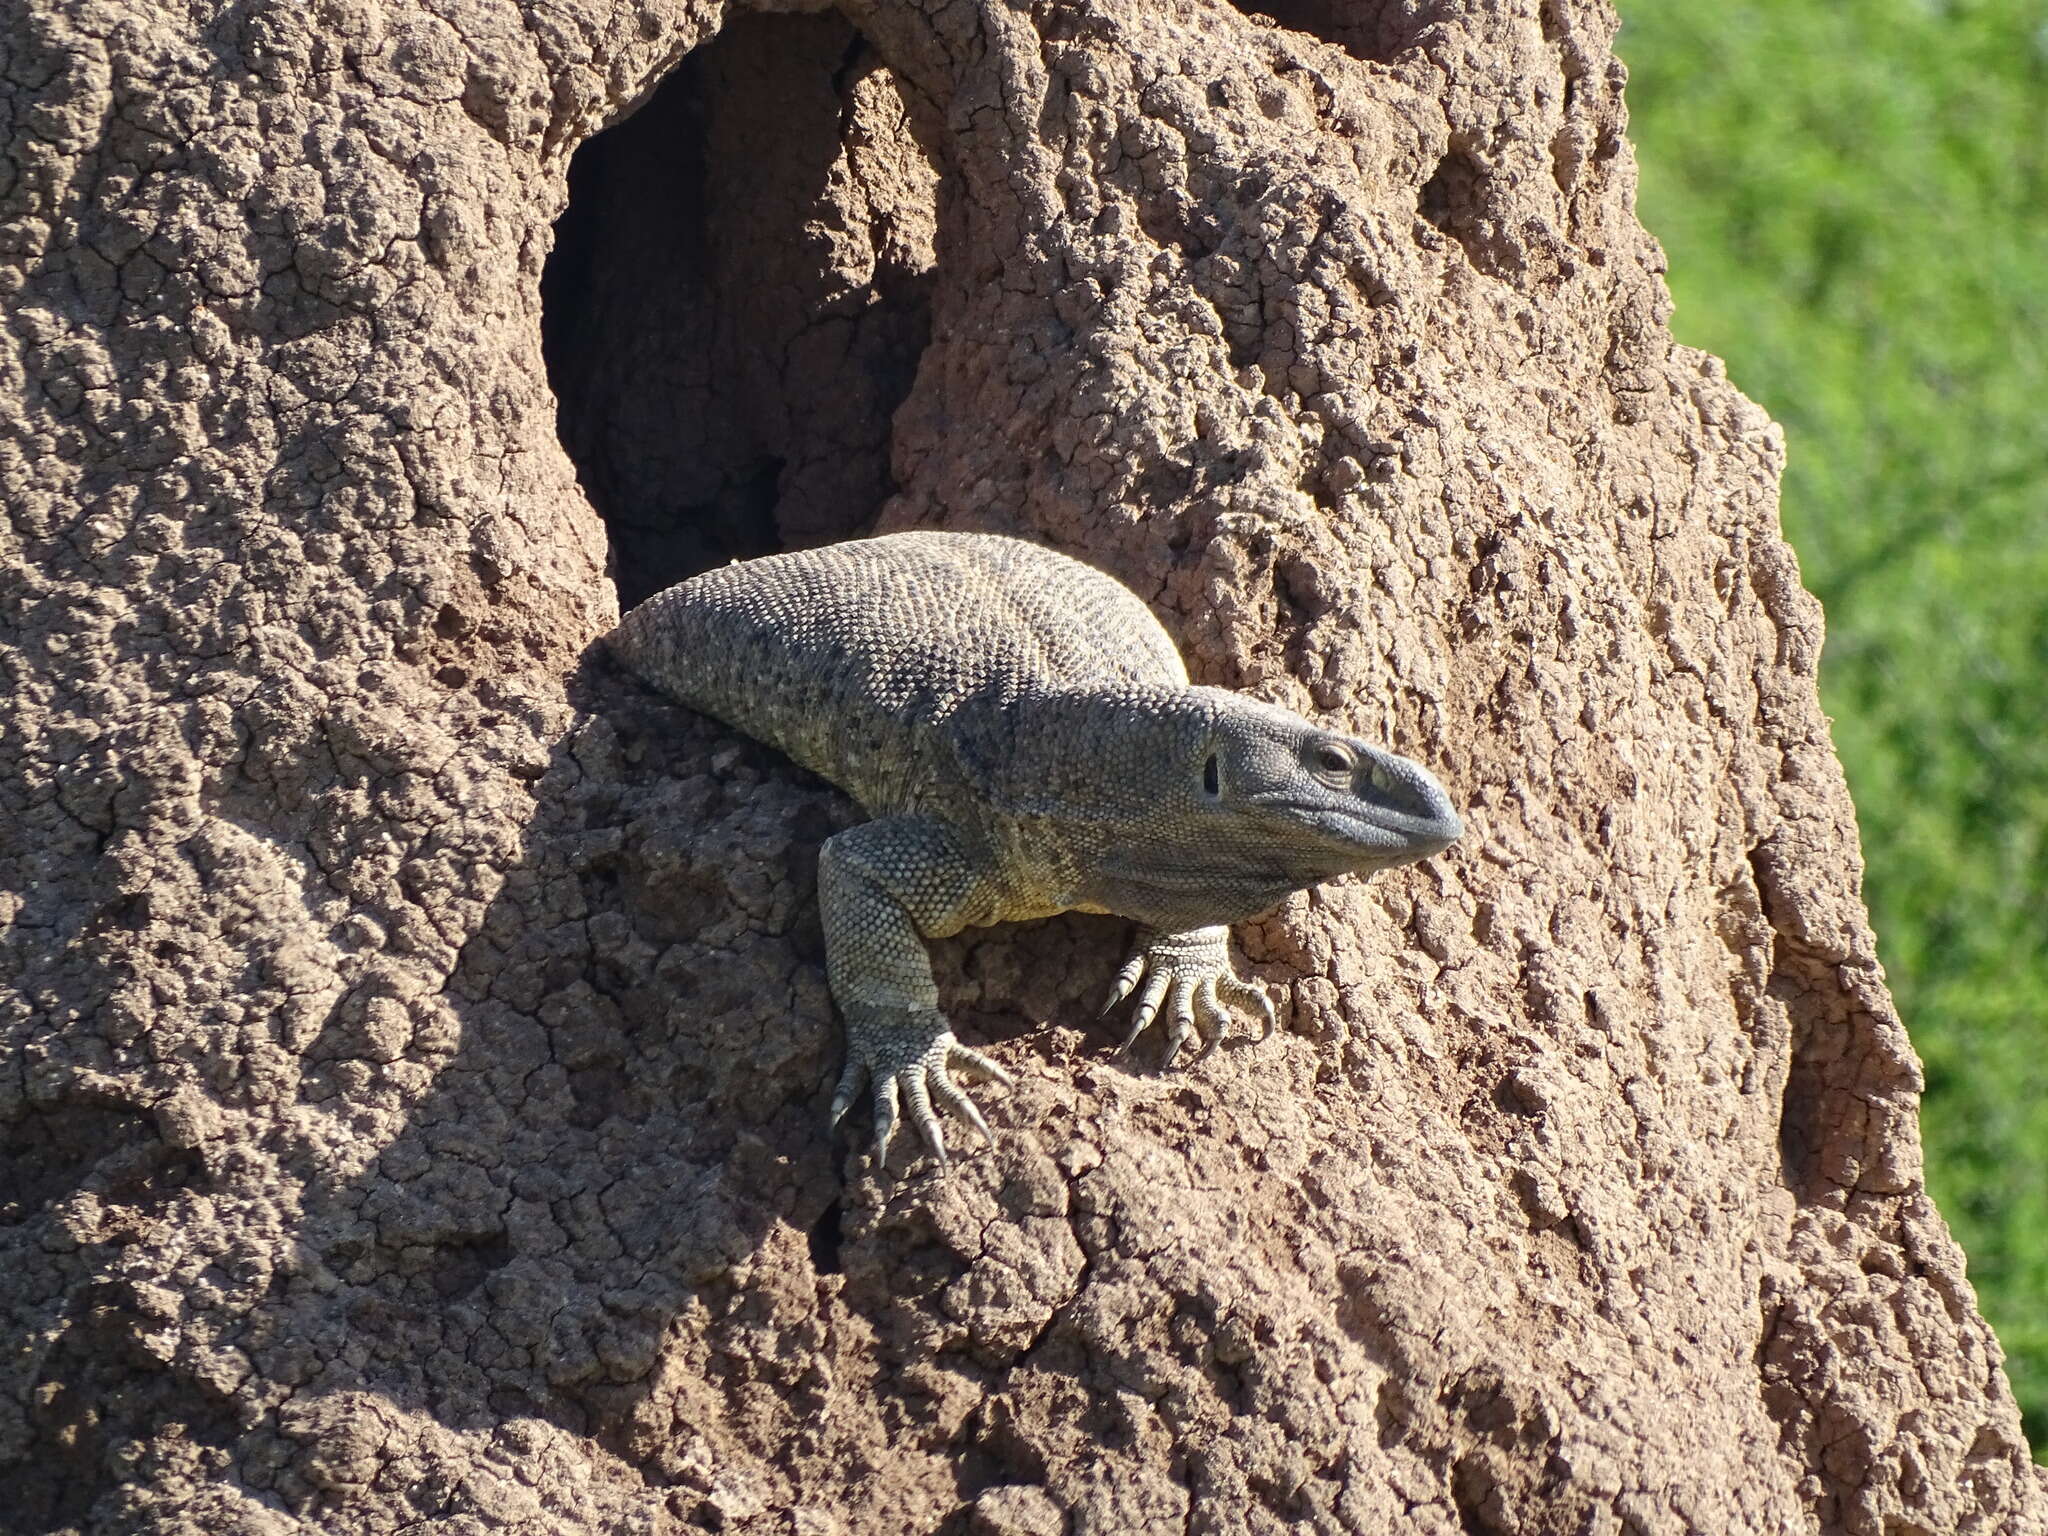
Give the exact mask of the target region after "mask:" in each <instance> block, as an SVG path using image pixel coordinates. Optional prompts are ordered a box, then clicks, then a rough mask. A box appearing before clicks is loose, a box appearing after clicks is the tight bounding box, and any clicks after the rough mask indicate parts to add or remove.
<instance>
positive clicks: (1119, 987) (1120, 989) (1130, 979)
mask: <svg viewBox="0 0 2048 1536" xmlns="http://www.w3.org/2000/svg"><path fill="white" fill-rule="evenodd" d="M1144 974H1145V951H1144V950H1143V949H1142V948H1141V949H1139V950H1138V951H1137V952H1136V953H1135V954H1133V955H1132V956H1131V958H1130V959H1128V960H1126V961H1125V962H1124V968H1123V969H1122V970H1120V971H1118V972H1117V973H1116V980H1115V982H1113V983H1112V984H1111V986H1110V989H1109V996H1108V998H1107V999H1106V1000H1105V1001H1104V1002H1103V1004H1102V1006H1101V1007H1100V1008H1098V1009H1097V1010H1096V1011H1095V1016H1096V1017H1097V1018H1098V1019H1099V1018H1101V1017H1102V1016H1103V1015H1104V1014H1106V1013H1108V1012H1109V1010H1110V1009H1112V1008H1114V1007H1115V1006H1116V1005H1117V1004H1118V1003H1120V1002H1122V1001H1123V1000H1124V999H1125V998H1127V997H1129V996H1130V995H1131V993H1132V992H1134V991H1136V990H1137V986H1138V978H1139V977H1141V976H1143V975H1144ZM1125 1044H1127V1045H1128V1044H1129V1042H1128V1041H1126V1042H1125Z"/></svg>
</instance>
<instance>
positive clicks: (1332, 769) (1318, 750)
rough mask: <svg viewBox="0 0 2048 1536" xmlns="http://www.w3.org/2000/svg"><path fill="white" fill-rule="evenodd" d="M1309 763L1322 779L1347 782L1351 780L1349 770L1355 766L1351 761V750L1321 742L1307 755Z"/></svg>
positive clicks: (1330, 742) (1332, 742) (1335, 743)
mask: <svg viewBox="0 0 2048 1536" xmlns="http://www.w3.org/2000/svg"><path fill="white" fill-rule="evenodd" d="M1309 763H1310V765H1311V766H1312V767H1313V768H1314V769H1315V771H1316V772H1317V773H1319V774H1321V775H1322V776H1323V777H1324V778H1326V779H1343V780H1346V781H1347V782H1348V781H1349V780H1350V778H1351V770H1352V769H1353V767H1355V766H1356V765H1355V764H1354V763H1353V762H1352V759H1351V749H1350V748H1349V747H1345V746H1341V745H1339V744H1338V743H1337V742H1334V741H1326V742H1322V743H1320V744H1319V745H1318V746H1316V747H1315V748H1314V749H1313V750H1312V751H1311V752H1310V753H1309Z"/></svg>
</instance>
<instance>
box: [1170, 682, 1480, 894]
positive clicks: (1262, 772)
mask: <svg viewBox="0 0 2048 1536" xmlns="http://www.w3.org/2000/svg"><path fill="white" fill-rule="evenodd" d="M1189 691H1190V693H1192V694H1195V695H1200V696H1202V702H1203V703H1204V704H1206V705H1208V706H1209V708H1210V709H1211V710H1212V711H1213V714H1212V721H1213V724H1212V726H1211V729H1210V731H1209V732H1208V739H1207V740H1206V741H1205V742H1203V743H1202V744H1201V747H1202V750H1200V752H1199V761H1196V762H1190V763H1188V764H1187V765H1186V768H1185V775H1186V777H1187V779H1188V780H1189V781H1190V782H1189V785H1188V790H1189V792H1190V793H1192V795H1193V796H1194V798H1195V802H1196V804H1197V805H1198V806H1200V807H1202V808H1205V809H1207V810H1208V811H1209V812H1210V813H1211V815H1210V818H1209V819H1210V820H1211V821H1212V823H1213V825H1214V827H1215V831H1216V835H1217V837H1218V839H1219V840H1220V841H1226V842H1232V843H1236V842H1240V841H1242V842H1244V843H1246V844H1248V845H1251V846H1249V847H1247V849H1246V851H1247V852H1250V851H1251V847H1261V848H1262V849H1263V853H1262V856H1261V857H1260V858H1259V862H1260V863H1266V862H1268V861H1270V860H1271V858H1272V857H1273V856H1274V855H1278V856H1279V857H1280V858H1281V859H1283V860H1284V861H1285V862H1286V864H1287V866H1288V867H1289V868H1294V869H1299V870H1300V871H1301V872H1302V873H1303V874H1305V875H1311V882H1304V883H1312V881H1313V880H1327V879H1331V878H1333V877H1335V876H1337V875H1341V874H1370V873H1372V872H1373V871H1375V870H1381V869H1390V868H1392V867H1394V866H1395V865H1397V864H1412V863H1414V862H1415V861H1416V860H1418V859H1426V858H1428V857H1429V856H1430V855H1431V854H1433V853H1439V852H1441V851H1442V850H1444V849H1445V848H1448V847H1449V846H1450V845H1451V844H1452V843H1454V842H1456V841H1457V840H1458V838H1459V837H1460V836H1461V835H1462V834H1463V833H1464V830H1465V828H1464V824H1463V823H1462V822H1461V821H1460V820H1459V819H1458V813H1457V811H1456V809H1454V808H1453V806H1452V805H1451V797H1450V796H1449V795H1448V794H1446V793H1445V792H1444V787H1443V785H1441V784H1439V783H1438V782H1437V781H1436V779H1435V777H1434V776H1432V775H1431V773H1430V772H1429V770H1428V769H1426V768H1424V767H1423V766H1422V765H1421V764H1420V763H1416V762H1412V761H1410V760H1409V759H1408V758H1405V757H1401V756H1399V755H1398V754H1396V753H1393V752H1389V751H1387V750H1386V749H1385V748H1383V747H1376V746H1374V745H1373V744H1372V743H1371V742H1369V741H1365V740H1362V739H1361V738H1359V737H1357V736H1347V735H1345V734H1344V733H1343V732H1341V731H1333V730H1330V729H1328V728H1326V727H1324V726H1319V725H1317V724H1315V723H1314V722H1313V721H1311V720H1305V719H1303V718H1302V717H1301V716H1300V715H1297V714H1295V713H1293V712H1292V711H1291V710H1286V709H1281V708H1279V707H1277V706H1275V705H1272V704H1265V703H1262V702H1260V701H1259V700H1257V699H1250V698H1246V697H1244V696H1243V695H1242V694H1233V693H1225V692H1223V691H1222V690H1219V689H1209V688H1196V689H1191V690H1189Z"/></svg>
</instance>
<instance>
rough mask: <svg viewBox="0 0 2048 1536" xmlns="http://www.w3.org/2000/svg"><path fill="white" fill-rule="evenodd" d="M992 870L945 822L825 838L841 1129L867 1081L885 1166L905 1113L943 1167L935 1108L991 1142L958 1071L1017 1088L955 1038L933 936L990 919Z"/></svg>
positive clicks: (896, 819)
mask: <svg viewBox="0 0 2048 1536" xmlns="http://www.w3.org/2000/svg"><path fill="white" fill-rule="evenodd" d="M987 889H988V888H987V880H986V874H985V865H984V864H983V862H982V861H980V860H977V859H976V858H975V857H974V856H973V854H972V853H971V851H970V850H969V849H968V848H967V847H966V846H965V845H964V844H963V842H962V840H961V838H960V837H959V835H958V834H956V833H955V832H954V831H953V830H952V829H951V828H949V827H947V826H946V825H945V824H944V823H943V822H939V821H935V820H933V819H932V818H930V817H928V816H886V817H883V818H882V819H880V820H878V821H870V822H865V823H863V824H862V825H860V826H857V827H852V828H849V829H848V830H847V831H844V832H841V833H838V834H837V835H835V836H833V837H830V838H828V839H826V841H825V846H824V847H823V848H822V849H820V850H819V854H818V905H819V909H820V916H821V917H822V918H823V921H824V927H825V977H826V980H827V981H828V982H829V983H830V984H831V988H832V996H833V998H834V999H835V1000H836V1001H837V1002H838V1004H839V1011H840V1013H841V1014H842V1015H844V1016H845V1019H846V1069H845V1071H844V1072H842V1073H841V1074H840V1078H839V1086H838V1088H837V1090H836V1091H835V1092H834V1093H833V1095H832V1124H834V1125H835V1126H836V1125H837V1124H838V1123H839V1121H840V1120H841V1118H842V1117H844V1115H845V1114H846V1112H847V1110H848V1109H850V1108H851V1107H852V1105H853V1100H854V1096H855V1095H856V1094H858V1093H859V1092H860V1089H861V1085H862V1083H863V1082H865V1083H866V1084H867V1085H868V1087H869V1090H870V1092H871V1094H872V1096H873V1100H874V1109H875V1161H876V1163H877V1164H880V1163H881V1162H882V1161H883V1160H884V1159H885V1158H886V1157H887V1156H888V1152H889V1140H890V1138H891V1137H892V1136H893V1135H894V1134H895V1131H896V1124H897V1119H898V1117H899V1115H901V1114H902V1113H904V1112H906V1111H907V1112H908V1114H909V1116H910V1122H911V1124H912V1125H914V1126H916V1127H917V1130H918V1134H919V1135H921V1136H922V1137H923V1138H924V1141H925V1144H926V1145H927V1146H929V1147H930V1148H931V1150H932V1155H933V1156H934V1157H936V1158H937V1159H938V1160H939V1163H940V1164H941V1165H942V1166H943V1165H944V1164H945V1162H946V1143H945V1138H944V1137H943V1136H942V1135H941V1134H940V1131H939V1119H938V1115H937V1113H936V1112H935V1110H934V1109H933V1104H934V1102H936V1103H939V1104H943V1105H945V1106H946V1107H947V1108H948V1109H950V1110H952V1111H953V1112H954V1113H955V1114H957V1115H959V1116H960V1117H961V1118H962V1119H964V1120H966V1121H967V1122H968V1123H969V1124H971V1125H972V1126H974V1128H975V1129H976V1130H978V1131H980V1132H981V1134H982V1135H983V1136H985V1137H988V1138H989V1140H991V1141H993V1140H994V1139H995V1138H994V1137H993V1136H991V1135H990V1133H989V1128H988V1124H987V1122H986V1121H984V1120H983V1119H982V1118H981V1111H979V1110H978V1109H976V1108H975V1107H974V1102H973V1100H971V1099H969V1098H968V1097H967V1095H966V1094H965V1093H963V1092H961V1091H960V1088H959V1086H958V1085H957V1084H956V1083H955V1082H954V1081H953V1079H952V1076H951V1072H950V1069H951V1068H954V1067H958V1068H961V1069H964V1070H966V1071H968V1072H972V1073H974V1074H976V1075H977V1076H979V1077H982V1078H985V1079H988V1080H991V1081H994V1082H998V1083H1001V1084H1002V1085H1003V1086H1004V1087H1006V1088H1007V1087H1010V1086H1012V1082H1011V1078H1010V1074H1009V1073H1007V1072H1005V1071H1004V1070H1003V1069H1002V1068H1001V1067H999V1066H997V1065H996V1064H995V1063H994V1062H993V1061H990V1060H989V1059H988V1058H987V1057H986V1056H984V1055H982V1054H981V1053H980V1052H979V1051H973V1050H969V1049H968V1048H967V1047H966V1046H964V1045H962V1044H961V1043H960V1042H959V1041H958V1040H956V1039H954V1038H953V1030H952V1027H951V1025H949V1024H948V1023H947V1022H946V1017H945V1015H944V1014H942V1013H940V1012H939V989H938V986H937V984H936V983H935V982H934V981H933V980H932V962H931V955H930V953H929V951H927V950H926V948H925V945H924V941H925V939H926V938H928V937H929V938H944V937H945V936H947V935H948V934H954V933H958V932H959V931H960V930H961V929H962V928H965V927H967V926H969V925H970V924H972V923H975V922H986V921H987V920H988V914H987V913H985V912H984V911H983V910H982V909H983V908H984V907H986V906H987V905H988V894H987Z"/></svg>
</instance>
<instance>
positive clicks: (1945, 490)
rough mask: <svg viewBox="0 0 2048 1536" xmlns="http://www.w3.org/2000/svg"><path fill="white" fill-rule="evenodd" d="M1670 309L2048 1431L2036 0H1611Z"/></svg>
mask: <svg viewBox="0 0 2048 1536" xmlns="http://www.w3.org/2000/svg"><path fill="white" fill-rule="evenodd" d="M1618 4H1619V6H1620V9H1621V14H1622V18H1623V30H1622V34H1621V40H1620V43H1619V52H1620V53H1621V55H1622V57H1623V59H1624V60H1625V61H1626V62H1627V64H1628V66H1629V70H1630V85H1629V92H1628V96H1629V107H1630V113H1631V118H1632V123H1631V136H1632V137H1633V139H1634V140H1635V143H1636V147H1637V153H1638V156H1639V159H1640V163H1641V166H1642V193H1641V214H1642V218H1643V222H1644V223H1645V224H1646V225H1647V226H1648V227H1649V229H1650V230H1651V231H1652V232H1653V233H1654V234H1655V235H1656V236H1657V237H1658V239H1659V240H1660V241H1662V243H1663V245H1664V247H1665V250H1666V251H1667V253H1668V254H1669V256H1670V261H1671V273H1670V283H1671V290H1672V294H1673V296H1674V297H1675V299H1676V301H1677V305H1678V312H1677V315H1676V317H1675V319H1674V321H1673V326H1674V329H1675V330H1676V332H1677V334H1678V337H1679V339H1680V340H1681V341H1684V342H1686V343H1688V344H1690V345H1693V346H1697V347H1704V348H1705V349H1707V350H1708V351H1711V352H1714V353H1718V354H1719V355H1720V356H1721V357H1723V358H1725V359H1726V360H1727V362H1728V367H1729V372H1730V374H1731V375H1732V377H1733V378H1734V380H1735V382H1736V383H1737V384H1738V385H1739V386H1740V387H1741V388H1742V389H1743V391H1744V392H1745V393H1747V394H1748V395H1750V396H1751V397H1752V398H1753V399H1756V400H1758V401H1760V402H1761V403H1762V404H1763V405H1764V406H1765V407H1766V408H1767V409H1768V410H1769V411H1770V412H1771V414H1772V415H1773V416H1775V417H1776V418H1777V419H1778V420H1779V421H1780V422H1782V423H1784V426H1785V432H1786V436H1787V438H1788V440H1789V443H1790V448H1791V462H1790V466H1789V468H1788V470H1787V472H1786V477H1785V494H1784V516H1785V527H1786V531H1787V533H1788V535H1789V536H1790V538H1791V541H1792V543H1793V546H1794V547H1795V548H1796V549H1797V550H1798V552H1799V557H1800V563H1801V566H1802V569H1803V570H1804V573H1805V576H1806V582H1807V585H1808V586H1809V587H1810V588H1811V589H1812V590H1813V591H1814V592H1815V593H1816V594H1818V596H1819V597H1820V599H1821V601H1822V602H1823V603H1824V604H1825V605H1826V608H1827V623H1828V641H1827V648H1826V651H1825V653H1824V655H1823V660H1822V666H1821V692H1822V696H1823V698H1824V700H1825V702H1826V705H1827V708H1828V712H1829V713H1830V714H1831V715H1832V716H1833V717H1834V721H1835V743H1836V746H1837V747H1838V749H1839V750H1840V752H1841V754H1842V758H1843V761H1844V763H1845V764H1846V766H1847V769H1848V775H1849V783H1850V788H1851V790H1852V791H1853V793H1854V795H1855V799H1856V809H1857V816H1858V820H1859V823H1860V825H1861V827H1862V833H1863V854H1864V859H1865V861H1866V864H1867V866H1868V874H1867V879H1866V886H1865V894H1866V896H1867V897H1868V899H1869V902H1870V906H1871V911H1872V916H1873V918H1874V920H1875V923H1876V927H1877V934H1878V946H1879V953H1880V955H1881V956H1882V958H1883V960H1884V963H1885V967H1886V970H1887V972H1888V973H1889V976H1890V980H1891V986H1892V990H1893V994H1894V995H1895V996H1896V998H1897V999H1898V1003H1899V1007H1900V1009H1901V1010H1902V1012H1903V1014H1904V1017H1905V1020H1906V1024H1907V1027H1908V1028H1909V1029H1910V1030H1911V1032H1912V1036H1913V1040H1914V1043H1915V1044H1916V1045H1917V1047H1918V1048H1919V1051H1920V1054H1921V1057H1922V1059H1923V1060H1924V1061H1925V1062H1926V1066H1927V1096H1926V1099H1925V1102H1924V1106H1923V1126H1924V1130H1925V1136H1926V1147H1927V1177H1928V1183H1929V1185H1930V1187H1931V1189H1932V1191H1933V1194H1934V1198H1935V1200H1936V1202H1937V1203H1938V1204H1939V1206H1940V1207H1941V1210H1942V1213H1943V1214H1944V1215H1945V1216H1946V1217H1947V1219H1948V1221H1949V1224H1950V1225H1951V1226H1952V1227H1953V1228H1954V1230H1955V1232H1956V1235H1957V1236H1958V1237H1959V1238H1960V1239H1961V1241H1962V1244H1963V1247H1964V1249H1965V1251H1966V1252H1967V1253H1968V1255H1969V1266H1970V1279H1971V1282H1972V1284H1973V1285H1975V1287H1976V1289H1977V1294H1978V1298H1979V1300H1980V1302H1981V1303H1982V1305H1983V1308H1984V1311H1985V1313H1986V1315H1987V1316H1988V1317H1989V1318H1990V1320H1991V1322H1992V1325H1993V1326H1994V1327H1995V1328H1996V1329H1997V1331H1998V1336H1999V1339H2000V1340H2001V1342H2002V1343H2003V1344H2004V1346H2005V1350H2006V1357H2007V1359H2006V1367H2007V1370H2008V1371H2009V1372H2010V1374H2011V1377H2012V1383H2013V1387H2014V1389H2015V1391H2016V1392H2017V1393H2018V1395H2019V1399H2020V1405H2021V1409H2022V1412H2023V1413H2024V1414H2025V1416H2026V1421H2027V1430H2028V1433H2029V1435H2030V1436H2031V1438H2032V1440H2033V1443H2034V1446H2035V1450H2036V1454H2037V1455H2039V1454H2041V1452H2042V1450H2043V1449H2044V1448H2048V0H1955V3H1942V0H1770V3H1740V0H1738V3H1728V4H1720V5H1700V4H1698V3H1696V0H1618Z"/></svg>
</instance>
